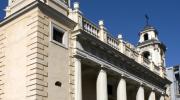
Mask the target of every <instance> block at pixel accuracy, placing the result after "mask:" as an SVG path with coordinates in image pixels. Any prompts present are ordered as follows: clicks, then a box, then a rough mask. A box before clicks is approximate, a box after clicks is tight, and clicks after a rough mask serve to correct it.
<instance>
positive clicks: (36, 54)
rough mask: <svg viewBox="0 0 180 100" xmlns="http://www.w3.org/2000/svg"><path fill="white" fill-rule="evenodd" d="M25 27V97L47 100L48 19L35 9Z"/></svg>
mask: <svg viewBox="0 0 180 100" xmlns="http://www.w3.org/2000/svg"><path fill="white" fill-rule="evenodd" d="M27 26H28V29H29V30H28V33H27V49H28V52H27V76H26V77H27V85H26V87H27V95H26V97H27V99H28V100H37V99H38V100H47V98H48V93H47V86H48V83H47V77H48V70H47V69H48V41H49V39H48V38H49V19H48V17H47V16H45V15H43V14H42V13H41V12H40V11H39V10H38V9H36V10H35V11H34V13H33V14H32V15H31V19H30V21H29V23H28V25H27Z"/></svg>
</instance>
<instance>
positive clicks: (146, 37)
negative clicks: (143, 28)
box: [144, 33, 149, 41]
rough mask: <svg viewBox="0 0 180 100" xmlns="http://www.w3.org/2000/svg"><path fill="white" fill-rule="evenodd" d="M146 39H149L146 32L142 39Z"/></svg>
mask: <svg viewBox="0 0 180 100" xmlns="http://www.w3.org/2000/svg"><path fill="white" fill-rule="evenodd" d="M146 40H149V36H148V34H147V33H146V34H144V41H146Z"/></svg>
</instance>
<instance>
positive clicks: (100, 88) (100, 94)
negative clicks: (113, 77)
mask: <svg viewBox="0 0 180 100" xmlns="http://www.w3.org/2000/svg"><path fill="white" fill-rule="evenodd" d="M96 89H97V100H108V92H107V73H106V71H105V70H103V69H101V70H100V72H99V75H98V77H97V83H96Z"/></svg>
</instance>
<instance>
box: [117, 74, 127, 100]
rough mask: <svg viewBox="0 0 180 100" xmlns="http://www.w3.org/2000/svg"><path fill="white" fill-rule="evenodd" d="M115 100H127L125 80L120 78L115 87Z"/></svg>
mask: <svg viewBox="0 0 180 100" xmlns="http://www.w3.org/2000/svg"><path fill="white" fill-rule="evenodd" d="M117 100H127V91H126V80H125V79H124V77H122V78H121V80H120V81H119V84H118V87H117Z"/></svg>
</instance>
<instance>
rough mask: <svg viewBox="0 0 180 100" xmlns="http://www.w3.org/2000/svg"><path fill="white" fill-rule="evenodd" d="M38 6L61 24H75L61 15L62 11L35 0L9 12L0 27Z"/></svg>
mask: <svg viewBox="0 0 180 100" xmlns="http://www.w3.org/2000/svg"><path fill="white" fill-rule="evenodd" d="M36 7H38V8H39V9H40V10H41V11H42V12H43V13H45V14H46V15H48V16H49V17H51V18H53V19H55V20H57V21H59V22H60V23H62V24H63V25H65V26H67V27H69V28H70V29H73V28H74V27H75V26H76V23H75V22H74V21H72V20H71V19H69V18H68V16H65V15H63V14H62V13H60V12H58V11H57V10H55V9H53V8H52V7H50V6H48V5H46V4H45V3H43V2H41V1H40V0H36V1H34V2H32V3H30V4H29V5H27V6H26V7H24V8H22V9H20V10H19V11H17V12H15V13H13V14H11V15H10V16H8V17H6V18H5V19H3V20H2V21H1V22H0V27H2V26H4V25H5V24H7V23H9V22H11V21H12V20H14V19H16V18H17V17H19V16H21V15H23V14H25V13H26V12H28V11H30V10H32V9H34V8H36Z"/></svg>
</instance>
